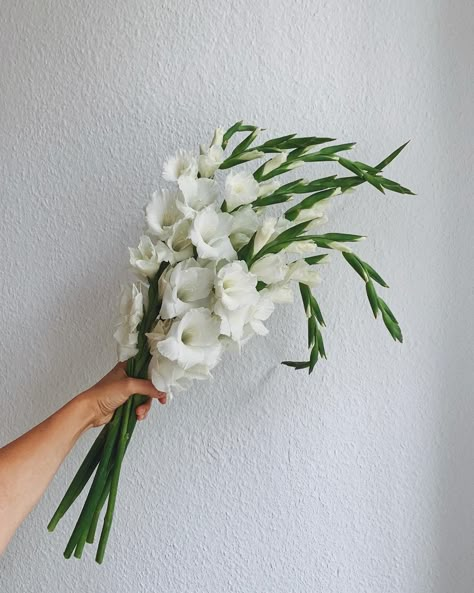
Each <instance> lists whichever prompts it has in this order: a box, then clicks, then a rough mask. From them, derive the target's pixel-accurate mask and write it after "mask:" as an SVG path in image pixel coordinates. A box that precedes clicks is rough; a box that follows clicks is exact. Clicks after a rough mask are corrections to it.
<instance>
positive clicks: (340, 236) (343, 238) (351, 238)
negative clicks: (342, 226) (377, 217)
mask: <svg viewBox="0 0 474 593" xmlns="http://www.w3.org/2000/svg"><path fill="white" fill-rule="evenodd" d="M317 236H318V237H319V238H321V239H326V240H328V241H338V242H339V243H354V242H356V241H362V240H364V239H365V237H364V236H363V235H351V234H348V233H326V234H324V235H317Z"/></svg>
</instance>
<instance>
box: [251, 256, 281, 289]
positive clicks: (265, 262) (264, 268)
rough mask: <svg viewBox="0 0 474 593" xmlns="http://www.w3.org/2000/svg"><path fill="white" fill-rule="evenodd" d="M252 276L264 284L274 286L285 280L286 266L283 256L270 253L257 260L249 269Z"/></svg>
mask: <svg viewBox="0 0 474 593" xmlns="http://www.w3.org/2000/svg"><path fill="white" fill-rule="evenodd" d="M250 271H251V273H252V274H255V276H257V278H258V280H260V281H262V282H265V284H275V283H276V282H281V281H283V280H284V279H285V277H286V274H287V272H288V266H287V264H286V261H285V256H284V255H283V254H282V253H281V252H280V253H270V254H268V255H264V256H263V257H262V258H260V259H258V260H257V261H256V262H255V263H254V264H253V265H252V267H251V268H250Z"/></svg>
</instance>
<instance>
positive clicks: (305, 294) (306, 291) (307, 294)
mask: <svg viewBox="0 0 474 593" xmlns="http://www.w3.org/2000/svg"><path fill="white" fill-rule="evenodd" d="M299 287H300V294H301V300H302V301H303V307H304V311H305V314H306V317H310V315H311V290H310V288H309V286H307V285H306V284H302V283H301V282H300V283H299Z"/></svg>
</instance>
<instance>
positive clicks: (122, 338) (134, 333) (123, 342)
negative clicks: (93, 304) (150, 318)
mask: <svg viewBox="0 0 474 593" xmlns="http://www.w3.org/2000/svg"><path fill="white" fill-rule="evenodd" d="M143 301H144V299H143V293H142V291H141V285H138V284H132V285H131V286H126V287H125V288H124V289H123V290H122V294H121V296H120V307H119V311H120V318H119V322H118V325H117V329H116V330H115V333H114V338H115V339H116V340H117V342H118V356H119V360H120V361H122V362H123V361H124V360H128V359H129V358H132V356H135V354H137V353H138V349H137V342H138V330H137V328H138V325H139V324H140V322H141V320H142V318H143Z"/></svg>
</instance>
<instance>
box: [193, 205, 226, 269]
mask: <svg viewBox="0 0 474 593" xmlns="http://www.w3.org/2000/svg"><path fill="white" fill-rule="evenodd" d="M231 228H232V216H231V215H230V214H227V213H224V212H216V211H215V210H214V209H213V208H212V206H208V207H207V208H204V210H201V211H200V212H198V213H197V215H196V218H195V219H194V220H193V223H192V227H191V230H190V233H189V236H190V238H191V241H192V242H193V245H195V247H196V250H197V252H198V256H199V257H200V258H202V259H210V260H220V259H226V260H228V261H231V260H233V259H235V257H236V256H237V254H236V252H235V250H234V248H233V247H232V243H231V242H230V239H229V235H230V232H231Z"/></svg>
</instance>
